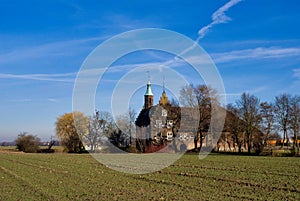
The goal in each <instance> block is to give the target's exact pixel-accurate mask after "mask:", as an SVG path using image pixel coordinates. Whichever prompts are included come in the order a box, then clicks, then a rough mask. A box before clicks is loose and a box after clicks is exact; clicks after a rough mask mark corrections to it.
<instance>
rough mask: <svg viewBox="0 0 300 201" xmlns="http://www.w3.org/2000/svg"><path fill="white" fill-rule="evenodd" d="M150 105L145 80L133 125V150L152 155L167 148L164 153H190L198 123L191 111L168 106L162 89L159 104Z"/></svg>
mask: <svg viewBox="0 0 300 201" xmlns="http://www.w3.org/2000/svg"><path fill="white" fill-rule="evenodd" d="M153 103H154V95H153V93H152V90H151V82H150V80H148V83H147V89H146V93H145V95H144V106H143V109H142V110H141V111H140V113H139V115H138V117H137V119H136V121H135V125H136V138H135V143H134V144H135V146H136V148H137V149H139V150H140V151H142V152H154V151H158V150H161V149H162V148H166V149H165V150H166V151H183V150H186V149H188V148H189V149H191V148H192V147H193V146H194V135H195V132H196V130H197V123H198V122H197V121H196V119H197V118H194V117H195V116H196V114H194V113H195V112H193V110H192V109H191V108H180V107H179V106H175V105H171V104H170V101H169V98H168V96H167V94H166V92H165V90H164V89H163V92H162V95H161V97H160V100H159V103H158V104H157V105H153ZM182 119H185V120H186V121H181V120H182ZM183 122H185V123H183ZM187 122H188V123H187ZM168 146H169V147H168Z"/></svg>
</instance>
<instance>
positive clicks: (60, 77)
mask: <svg viewBox="0 0 300 201" xmlns="http://www.w3.org/2000/svg"><path fill="white" fill-rule="evenodd" d="M75 75H76V73H61V74H5V73H0V79H25V80H40V81H54V82H74V78H75Z"/></svg>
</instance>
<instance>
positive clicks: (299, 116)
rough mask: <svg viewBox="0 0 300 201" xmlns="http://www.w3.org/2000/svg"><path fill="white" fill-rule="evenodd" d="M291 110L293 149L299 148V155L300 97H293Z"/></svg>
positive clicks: (290, 122)
mask: <svg viewBox="0 0 300 201" xmlns="http://www.w3.org/2000/svg"><path fill="white" fill-rule="evenodd" d="M290 103H291V109H290V121H289V124H290V126H289V127H290V129H291V131H292V133H293V138H294V142H293V148H294V149H296V148H297V152H298V153H299V144H298V135H299V130H300V129H299V127H300V96H293V97H292V98H291V101H290Z"/></svg>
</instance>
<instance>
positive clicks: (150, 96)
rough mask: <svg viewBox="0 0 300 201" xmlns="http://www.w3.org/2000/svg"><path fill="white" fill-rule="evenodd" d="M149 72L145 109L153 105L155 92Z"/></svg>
mask: <svg viewBox="0 0 300 201" xmlns="http://www.w3.org/2000/svg"><path fill="white" fill-rule="evenodd" d="M147 72H148V83H147V90H146V93H145V105H144V109H147V108H150V107H152V106H153V93H152V90H151V82H150V73H149V71H147Z"/></svg>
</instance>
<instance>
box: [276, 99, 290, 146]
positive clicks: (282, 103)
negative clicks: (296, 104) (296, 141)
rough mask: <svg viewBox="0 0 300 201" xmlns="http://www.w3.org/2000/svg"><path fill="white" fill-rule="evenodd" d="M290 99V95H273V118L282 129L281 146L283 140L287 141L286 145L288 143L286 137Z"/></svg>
mask: <svg viewBox="0 0 300 201" xmlns="http://www.w3.org/2000/svg"><path fill="white" fill-rule="evenodd" d="M290 100H291V95H289V94H281V95H279V96H276V97H275V118H276V123H277V124H278V125H279V127H280V129H281V130H282V131H283V143H282V145H281V148H282V147H283V145H284V143H285V141H287V142H286V143H287V146H288V143H289V138H288V124H289V119H290Z"/></svg>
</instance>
